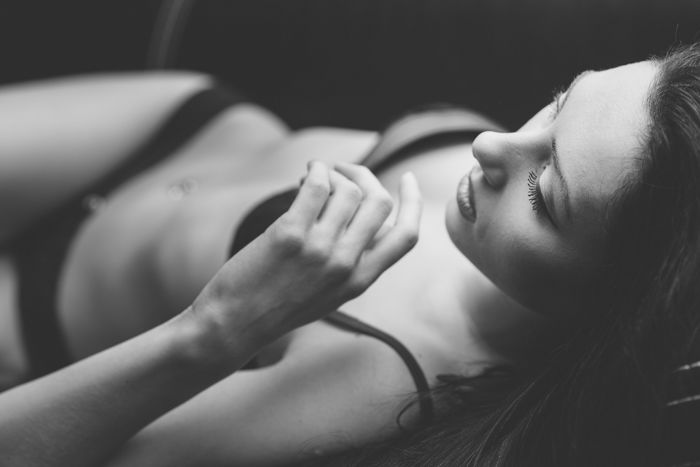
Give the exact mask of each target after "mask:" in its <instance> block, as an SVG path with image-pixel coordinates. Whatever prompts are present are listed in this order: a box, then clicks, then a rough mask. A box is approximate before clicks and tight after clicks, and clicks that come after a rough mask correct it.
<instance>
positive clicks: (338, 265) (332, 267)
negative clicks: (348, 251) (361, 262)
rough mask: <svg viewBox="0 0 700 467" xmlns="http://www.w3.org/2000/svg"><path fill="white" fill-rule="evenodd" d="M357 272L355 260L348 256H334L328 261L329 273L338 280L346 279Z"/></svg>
mask: <svg viewBox="0 0 700 467" xmlns="http://www.w3.org/2000/svg"><path fill="white" fill-rule="evenodd" d="M354 270H355V259H354V258H351V257H349V256H348V255H344V254H339V253H336V254H334V255H333V256H332V257H331V258H330V259H329V261H328V271H329V273H330V274H332V275H333V276H334V277H336V278H346V277H348V276H349V275H350V274H352V272H353V271H354Z"/></svg>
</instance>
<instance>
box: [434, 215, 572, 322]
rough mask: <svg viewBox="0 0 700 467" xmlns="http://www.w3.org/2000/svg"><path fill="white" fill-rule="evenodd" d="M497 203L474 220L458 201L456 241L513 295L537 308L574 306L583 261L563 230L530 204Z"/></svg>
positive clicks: (452, 222)
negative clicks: (556, 229) (536, 215)
mask: <svg viewBox="0 0 700 467" xmlns="http://www.w3.org/2000/svg"><path fill="white" fill-rule="evenodd" d="M516 204H517V206H516V205H512V204H511V205H505V204H501V205H500V206H493V209H492V210H490V212H489V216H488V218H486V216H482V218H481V219H478V220H477V224H470V223H467V222H466V221H464V220H463V219H462V218H461V217H460V216H459V212H458V210H457V208H456V206H449V207H448V216H447V225H448V231H449V232H450V236H451V237H452V239H453V241H454V243H455V245H456V246H457V248H459V250H460V251H461V252H462V253H463V254H464V255H465V256H466V257H467V258H469V260H470V261H471V262H472V263H473V264H474V265H475V266H476V267H477V268H479V270H480V271H481V272H482V273H483V274H484V275H485V276H486V277H488V278H489V279H490V280H491V281H492V282H493V283H494V284H495V285H496V286H497V287H499V288H500V289H501V290H502V291H503V292H505V293H506V294H507V295H509V296H510V297H511V298H512V299H514V300H515V301H517V302H518V303H520V304H521V305H524V306H526V307H528V308H531V309H533V310H536V311H542V312H548V310H555V311H556V310H557V309H560V308H561V307H565V306H568V305H569V304H570V303H571V301H572V298H571V297H572V296H573V295H572V294H573V293H574V291H575V290H577V289H578V288H579V287H580V285H581V284H580V283H581V272H582V271H581V269H580V265H581V262H580V261H577V260H576V255H575V253H574V252H573V251H571V249H569V248H567V247H566V246H565V245H564V244H563V243H562V240H561V238H560V237H558V236H557V234H556V233H555V232H553V231H551V230H549V229H548V228H546V227H545V226H542V225H540V224H539V223H538V221H537V219H536V218H534V217H533V213H532V211H531V209H530V207H529V205H521V203H516Z"/></svg>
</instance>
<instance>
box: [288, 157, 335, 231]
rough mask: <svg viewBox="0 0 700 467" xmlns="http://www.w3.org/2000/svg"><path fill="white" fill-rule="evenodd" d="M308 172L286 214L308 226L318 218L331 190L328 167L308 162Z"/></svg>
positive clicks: (319, 163) (320, 163)
mask: <svg viewBox="0 0 700 467" xmlns="http://www.w3.org/2000/svg"><path fill="white" fill-rule="evenodd" d="M308 167H309V169H308V173H307V174H306V178H305V179H304V180H303V182H302V185H301V187H300V188H299V193H297V196H296V198H295V199H294V202H293V203H292V205H291V206H290V208H289V210H288V211H287V214H288V215H289V216H290V217H291V218H292V219H294V220H295V221H297V222H299V223H300V224H301V225H302V226H303V227H306V228H308V227H309V226H311V225H312V224H313V223H314V222H316V219H317V218H318V216H319V214H320V213H321V211H322V210H323V206H324V205H325V204H326V201H327V200H328V196H329V195H330V192H331V184H330V174H329V170H328V167H327V166H326V165H325V164H323V163H322V162H315V161H314V162H310V163H309V166H308Z"/></svg>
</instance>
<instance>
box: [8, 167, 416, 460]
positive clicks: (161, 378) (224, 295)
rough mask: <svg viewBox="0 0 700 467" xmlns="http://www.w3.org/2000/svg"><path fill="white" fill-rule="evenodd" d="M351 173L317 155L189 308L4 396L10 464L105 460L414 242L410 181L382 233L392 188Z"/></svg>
mask: <svg viewBox="0 0 700 467" xmlns="http://www.w3.org/2000/svg"><path fill="white" fill-rule="evenodd" d="M342 170H343V172H344V173H345V174H347V176H348V177H349V178H351V179H352V181H350V180H348V179H347V178H344V177H343V176H342V175H339V174H337V173H335V172H333V175H331V174H329V173H328V171H327V169H325V167H324V166H323V165H322V164H320V163H317V164H312V166H311V169H310V170H309V173H308V175H307V177H306V180H305V182H304V183H303V184H302V186H301V188H300V190H299V194H298V195H297V198H296V199H295V201H294V203H293V204H292V206H291V208H290V209H289V211H288V212H287V213H285V214H284V215H283V216H282V217H280V219H278V220H277V221H276V222H275V223H274V224H272V226H271V227H270V228H269V229H268V230H267V231H266V232H265V233H264V234H263V235H261V236H260V237H258V238H257V239H256V240H255V241H253V242H252V243H250V244H249V245H248V246H247V247H246V248H244V249H243V250H241V251H240V252H239V253H238V254H237V255H236V256H234V257H233V258H232V259H231V260H229V261H228V262H227V263H226V264H225V265H224V266H223V267H222V268H221V270H219V272H218V273H217V274H216V276H215V277H214V278H213V279H212V280H211V281H210V282H209V283H208V284H207V285H206V286H205V288H204V290H203V291H202V293H201V294H200V295H199V296H198V297H197V299H196V300H195V302H194V303H193V305H192V306H191V307H190V308H189V309H188V310H187V311H186V312H184V313H183V314H181V315H179V316H177V317H176V318H174V319H173V320H171V321H169V322H168V323H165V324H163V325H161V326H159V327H157V328H155V329H153V330H152V331H149V332H148V333H146V334H143V335H141V336H138V337H136V338H135V339H132V340H130V341H127V342H125V343H123V344H121V345H119V346H117V347H114V348H111V349H108V350H106V351H104V352H102V353H100V354H97V355H95V356H93V357H90V358H89V359H86V360H84V361H82V362H79V363H77V364H75V365H73V366H71V367H69V368H66V369H64V370H61V371H59V372H56V373H53V374H51V375H48V376H46V377H44V378H41V379H39V380H37V381H34V382H31V383H28V384H26V385H23V386H19V387H17V388H15V389H13V390H11V391H8V392H5V393H3V394H0V414H1V416H0V459H1V460H2V461H3V462H2V463H3V465H8V466H14V465H17V466H24V465H37V466H49V465H57V466H63V465H70V466H76V467H80V466H83V465H94V464H96V463H99V462H103V461H104V460H106V458H107V457H108V456H109V455H110V454H112V453H113V452H114V451H115V450H116V449H117V448H118V447H120V446H121V445H122V444H123V443H124V442H125V440H126V439H127V438H129V437H130V436H133V435H134V434H135V433H136V432H137V431H138V430H140V429H141V428H143V427H144V426H145V425H146V424H148V423H150V422H152V421H153V420H154V419H156V418H157V417H159V416H161V415H162V414H163V413H165V412H167V411H168V410H170V409H172V408H173V407H175V406H176V405H179V404H181V403H183V402H185V401H186V400H188V399H189V398H191V397H192V396H194V395H196V394H197V393H198V392H200V391H202V390H203V389H204V388H206V387H208V386H210V385H212V384H213V383H215V382H217V381H219V380H220V379H222V378H224V377H226V376H227V375H229V374H231V373H232V372H233V371H235V370H236V369H237V368H239V367H240V366H241V364H242V363H244V362H245V361H247V360H248V359H249V358H250V357H251V356H252V355H253V354H254V353H255V351H256V350H257V349H259V348H261V347H262V346H265V345H266V344H268V343H270V342H272V341H274V340H275V339H277V338H279V337H280V336H282V335H284V334H286V333H288V332H289V331H291V330H292V329H295V328H296V327H299V326H301V325H303V324H307V323H309V322H312V321H314V320H316V319H318V318H320V317H321V316H323V315H324V314H325V313H326V312H328V311H329V310H333V309H336V308H337V307H338V306H340V305H341V304H342V303H344V302H345V301H347V300H349V299H350V298H353V297H355V296H357V295H359V294H360V293H362V292H363V291H364V290H365V289H366V288H367V287H368V286H369V285H370V284H371V283H372V282H373V281H374V280H376V278H377V277H378V276H379V275H380V274H381V273H382V272H383V271H384V270H386V268H388V267H390V266H391V265H392V264H393V263H394V262H396V261H397V260H398V259H399V258H400V257H402V256H403V255H404V254H405V253H406V252H407V251H408V250H409V249H410V248H411V247H412V246H413V244H414V243H415V240H416V238H417V229H418V224H419V217H420V204H419V195H418V191H417V190H418V189H417V186H416V185H415V180H414V179H412V178H405V179H404V183H403V185H402V187H403V188H402V190H401V193H402V194H401V199H402V203H401V206H402V208H401V209H399V213H398V215H397V220H396V223H395V225H394V227H393V228H388V229H386V228H385V229H384V230H383V231H380V229H382V227H383V226H384V221H385V220H386V218H387V216H388V215H389V211H390V209H387V207H389V208H390V206H389V205H388V204H387V201H386V197H388V195H387V194H383V193H385V191H384V192H383V188H381V186H380V185H379V183H378V182H377V180H376V179H375V178H374V177H373V176H371V174H369V172H368V171H367V170H366V169H360V168H356V167H346V168H343V169H342ZM353 182H355V183H356V184H355V183H353ZM358 187H359V188H358ZM382 192H383V193H382Z"/></svg>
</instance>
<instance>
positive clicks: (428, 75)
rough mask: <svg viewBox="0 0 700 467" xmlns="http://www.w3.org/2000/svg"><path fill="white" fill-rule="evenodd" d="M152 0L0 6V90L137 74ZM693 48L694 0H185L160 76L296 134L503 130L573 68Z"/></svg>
mask: <svg viewBox="0 0 700 467" xmlns="http://www.w3.org/2000/svg"><path fill="white" fill-rule="evenodd" d="M160 4H161V2H160V1H153V0H130V1H128V0H121V1H99V0H93V1H69V0H66V1H56V0H54V1H50V0H45V1H37V0H12V1H4V2H2V3H1V4H0V58H2V65H1V66H0V83H11V82H15V81H21V80H27V79H36V78H43V77H50V76H57V75H65V74H75V73H85V72H98V71H107V70H134V69H145V68H147V67H148V46H149V42H150V41H151V36H152V30H153V25H154V22H155V18H156V16H157V14H158V12H159V8H160ZM696 39H700V1H699V0H665V1H664V0H656V1H650V0H197V1H195V2H194V3H193V6H192V8H191V11H190V14H189V16H188V20H187V22H186V23H185V27H184V29H183V35H182V37H181V38H180V41H179V43H178V46H177V48H176V50H175V51H174V53H173V54H172V57H171V58H172V59H173V61H172V65H171V66H172V67H174V68H186V69H196V70H204V71H207V72H209V73H213V74H215V75H217V76H219V77H221V78H222V79H223V80H224V81H227V82H231V83H234V84H235V85H236V86H237V87H239V88H240V89H241V90H243V91H244V92H245V93H246V94H248V95H249V96H250V97H252V98H254V99H256V100H257V101H259V102H261V103H262V104H264V105H266V106H268V107H270V108H271V109H272V110H273V111H275V112H276V113H278V114H279V115H281V116H282V117H283V118H285V119H286V120H287V121H288V122H289V123H290V124H291V125H292V126H294V127H303V126H308V125H319V124H322V125H335V126H347V127H357V128H370V129H378V128H380V127H382V126H383V125H384V124H385V123H387V122H388V121H389V120H390V119H391V118H393V117H394V116H396V115H397V114H399V113H401V112H403V111H405V110H407V109H409V108H410V107H413V106H416V105H420V104H425V103H429V102H437V101H445V102H452V103H457V104H462V105H466V106H469V107H472V108H475V109H477V110H479V111H481V112H483V113H485V114H487V115H489V116H491V117H493V118H495V119H497V120H499V121H501V122H503V123H505V124H506V125H508V126H510V127H516V126H517V125H519V124H521V123H522V122H523V121H524V120H525V119H526V118H527V117H528V116H529V115H530V114H532V113H533V112H534V111H535V110H536V109H538V108H539V107H540V106H541V105H543V104H544V103H545V102H546V101H548V100H549V98H550V95H551V92H552V89H553V88H555V87H559V86H562V85H565V84H567V83H568V81H569V80H570V79H571V78H572V77H573V76H574V75H575V74H576V73H578V72H579V71H582V70H583V69H588V68H593V69H599V68H606V67H610V66H614V65H618V64H623V63H627V62H630V61H636V60H641V59H644V58H646V57H648V56H649V55H650V54H655V53H662V52H664V51H665V50H667V49H668V47H669V46H671V45H673V44H676V43H679V42H690V41H693V40H696Z"/></svg>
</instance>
